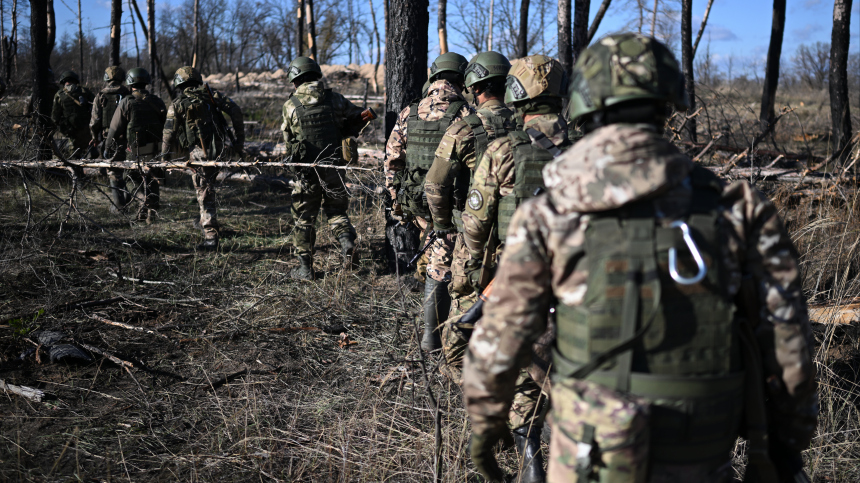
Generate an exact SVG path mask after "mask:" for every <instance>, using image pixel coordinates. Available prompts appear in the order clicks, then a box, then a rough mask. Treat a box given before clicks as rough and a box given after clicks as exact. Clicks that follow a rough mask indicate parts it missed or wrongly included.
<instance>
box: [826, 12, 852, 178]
mask: <svg viewBox="0 0 860 483" xmlns="http://www.w3.org/2000/svg"><path fill="white" fill-rule="evenodd" d="M851 3H852V2H851V0H835V2H834V3H833V30H832V33H831V36H830V120H831V125H832V129H833V135H832V136H831V143H832V145H833V159H838V160H840V161H843V160H845V159H846V157H847V155H848V151H849V150H848V149H846V147H847V146H848V144H849V143H850V142H851V110H850V109H849V105H848V45H849V40H850V38H851V28H850V24H851Z"/></svg>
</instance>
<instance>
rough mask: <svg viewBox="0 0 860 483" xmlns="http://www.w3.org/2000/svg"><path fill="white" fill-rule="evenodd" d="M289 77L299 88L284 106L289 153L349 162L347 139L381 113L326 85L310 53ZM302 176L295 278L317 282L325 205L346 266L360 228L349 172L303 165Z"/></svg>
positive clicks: (296, 194)
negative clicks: (352, 210)
mask: <svg viewBox="0 0 860 483" xmlns="http://www.w3.org/2000/svg"><path fill="white" fill-rule="evenodd" d="M288 70H289V73H288V77H287V80H289V81H290V82H292V83H293V85H294V86H295V87H296V91H295V93H294V94H292V95H290V97H289V98H288V99H287V101H286V102H284V107H283V118H284V121H283V123H282V124H281V131H283V132H284V141H285V143H286V146H287V152H288V153H289V154H290V155H292V159H293V162H299V163H318V162H322V163H323V164H325V163H329V164H332V165H334V166H345V165H346V161H345V159H344V156H346V155H347V154H348V153H345V152H344V151H343V149H342V145H343V144H342V143H343V140H344V139H345V138H348V137H349V136H357V135H358V134H359V132H360V131H361V129H362V128H364V127H365V126H366V125H367V123H368V122H370V121H371V120H373V119H374V118H375V117H376V115H375V114H374V113H373V110H371V109H368V110H366V111H363V110H362V109H361V108H360V107H358V106H356V105H354V104H353V103H351V102H349V101H348V100H346V98H345V97H343V96H342V95H340V94H338V93H337V92H333V91H332V90H331V89H326V88H325V85H324V84H323V81H322V70H321V69H320V66H319V65H318V64H317V63H316V61H315V60H313V59H311V58H310V57H297V58H295V59H293V61H292V62H290V67H289V69H288ZM295 171H296V173H297V175H298V180H297V181H296V182H295V183H294V184H293V193H292V209H291V211H292V215H293V221H294V223H295V227H294V228H293V245H294V246H295V248H296V254H297V255H298V257H299V267H298V268H296V269H295V270H293V272H292V276H293V278H297V279H300V280H313V278H314V271H313V253H314V242H315V240H316V221H317V216H319V212H320V208H322V210H323V211H324V212H325V215H326V218H327V219H328V225H329V227H331V231H332V234H333V235H334V236H335V237H337V239H338V242H340V247H341V253H342V254H343V257H344V259H345V262H346V266H347V267H350V266H352V263H353V262H354V260H355V256H356V255H357V254H356V252H355V237H356V234H355V228H353V226H352V223H351V222H350V221H349V216H348V215H347V213H346V212H347V209H348V208H349V191H348V190H347V188H346V185H345V184H344V181H343V180H344V175H345V171H342V170H337V169H322V168H298V169H296V170H295Z"/></svg>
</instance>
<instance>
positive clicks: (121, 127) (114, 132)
mask: <svg viewBox="0 0 860 483" xmlns="http://www.w3.org/2000/svg"><path fill="white" fill-rule="evenodd" d="M140 92H141V93H142V94H143V95H145V96H146V102H147V104H149V105H150V106H151V107H153V108H155V109H156V110H158V111H159V114H160V117H161V122H162V123H163V122H164V121H165V120H166V119H167V106H165V105H164V101H162V100H161V98H160V97H158V96H156V95H153V94H151V93H150V92H149V91H147V90H146V89H141V90H140ZM137 95H140V94H137ZM131 100H132V95H129V96H127V97H123V99H122V100H121V101H119V105H118V106H117V107H116V112H115V113H114V115H113V119H111V122H110V129H109V130H108V134H107V137H105V139H106V141H107V142H106V143H105V144H106V145H110V143H111V141H113V140H114V138H115V137H119V136H122V138H123V140H125V138H126V136H125V133H126V129H128V123H129V122H131ZM122 147H125V146H122Z"/></svg>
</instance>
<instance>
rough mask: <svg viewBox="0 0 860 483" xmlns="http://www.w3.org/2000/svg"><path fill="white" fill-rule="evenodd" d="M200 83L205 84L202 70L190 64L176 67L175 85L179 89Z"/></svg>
mask: <svg viewBox="0 0 860 483" xmlns="http://www.w3.org/2000/svg"><path fill="white" fill-rule="evenodd" d="M200 84H203V76H201V75H200V71H198V70H197V69H195V68H194V67H191V66H190V65H185V66H182V67H180V68H178V69H176V73H175V74H173V87H176V88H177V89H183V88H185V87H191V86H195V85H200Z"/></svg>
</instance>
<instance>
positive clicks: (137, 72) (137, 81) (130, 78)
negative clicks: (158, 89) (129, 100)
mask: <svg viewBox="0 0 860 483" xmlns="http://www.w3.org/2000/svg"><path fill="white" fill-rule="evenodd" d="M125 83H126V85H129V86H131V87H143V86H145V85H147V84H150V83H152V76H150V75H149V72H147V71H146V69H143V68H141V67H135V68H134V69H131V70H129V71H128V75H126V77H125Z"/></svg>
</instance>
